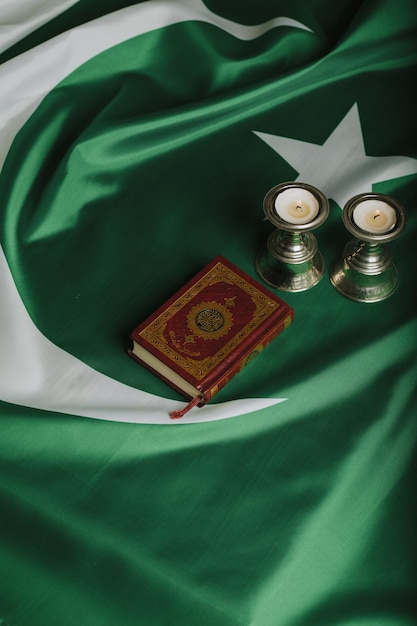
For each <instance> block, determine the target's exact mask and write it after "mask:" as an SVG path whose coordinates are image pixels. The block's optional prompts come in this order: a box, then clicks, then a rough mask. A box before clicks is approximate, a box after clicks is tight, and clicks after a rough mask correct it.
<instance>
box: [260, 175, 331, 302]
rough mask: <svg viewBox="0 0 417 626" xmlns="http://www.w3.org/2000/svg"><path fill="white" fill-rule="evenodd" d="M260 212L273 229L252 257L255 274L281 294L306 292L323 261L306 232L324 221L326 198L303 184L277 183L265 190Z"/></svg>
mask: <svg viewBox="0 0 417 626" xmlns="http://www.w3.org/2000/svg"><path fill="white" fill-rule="evenodd" d="M263 209H264V213H265V215H266V217H267V218H268V220H269V221H270V222H271V224H273V225H274V226H275V227H276V230H275V231H273V232H272V233H271V234H270V235H269V237H268V240H267V242H266V245H264V246H263V247H262V248H261V249H260V250H259V252H258V254H257V256H256V259H255V267H256V271H257V273H258V275H259V276H260V277H261V278H262V279H263V280H264V281H265V282H266V283H268V284H269V285H271V286H272V287H275V288H276V289H279V290H282V291H294V292H296V291H305V290H306V289H310V288H311V287H313V286H314V285H316V284H317V283H318V282H319V280H320V279H321V278H322V276H323V273H324V259H323V256H322V254H321V252H320V251H319V249H318V245H317V240H316V238H315V236H314V235H313V234H312V233H311V232H309V231H311V230H313V229H315V228H318V226H321V225H322V224H323V222H324V221H325V220H326V218H327V216H328V214H329V209H330V207H329V202H328V200H327V198H326V197H325V196H324V195H323V193H322V192H321V191H319V189H317V188H316V187H313V186H312V185H308V184H306V183H299V182H287V183H281V184H280V185H276V186H275V187H272V189H270V190H269V191H268V193H267V194H266V196H265V198H264V202H263Z"/></svg>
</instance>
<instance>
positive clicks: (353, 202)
mask: <svg viewBox="0 0 417 626" xmlns="http://www.w3.org/2000/svg"><path fill="white" fill-rule="evenodd" d="M367 200H380V201H381V202H385V203H386V204H388V205H389V206H391V207H392V208H393V209H394V210H395V213H396V216H397V221H396V223H395V224H394V226H393V227H392V228H391V230H389V231H387V232H385V233H370V232H369V231H366V230H364V229H363V228H360V226H357V225H356V223H355V222H354V220H353V212H354V210H355V209H356V207H357V206H358V205H359V204H360V203H361V202H365V201H367ZM342 220H343V223H344V225H345V227H346V229H347V230H348V231H349V232H350V233H351V234H352V235H353V236H354V237H357V238H358V239H360V240H361V241H366V242H368V243H386V242H388V241H392V240H393V239H396V237H398V236H399V235H400V234H401V233H402V232H403V230H404V228H405V227H406V224H407V215H406V212H405V209H404V207H403V205H402V204H401V203H400V202H398V200H395V198H392V197H391V196H388V195H386V194H383V193H376V192H369V193H359V194H357V195H356V196H353V197H352V198H350V199H349V200H348V201H347V202H346V204H345V206H344V207H343V211H342Z"/></svg>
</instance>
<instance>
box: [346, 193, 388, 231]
mask: <svg viewBox="0 0 417 626" xmlns="http://www.w3.org/2000/svg"><path fill="white" fill-rule="evenodd" d="M352 217H353V221H354V222H355V224H356V226H359V228H362V230H366V231H367V232H368V233H375V234H382V233H387V232H388V231H390V230H391V229H392V228H394V226H395V223H396V221H397V216H396V214H395V210H394V209H393V208H392V206H390V205H389V204H387V203H386V202H383V201H382V200H364V201H363V202H360V203H359V204H358V205H357V206H356V207H355V208H354V210H353V214H352Z"/></svg>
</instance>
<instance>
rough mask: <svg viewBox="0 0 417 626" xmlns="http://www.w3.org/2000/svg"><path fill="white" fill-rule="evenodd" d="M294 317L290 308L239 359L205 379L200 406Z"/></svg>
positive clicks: (247, 346) (249, 345)
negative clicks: (283, 316)
mask: <svg viewBox="0 0 417 626" xmlns="http://www.w3.org/2000/svg"><path fill="white" fill-rule="evenodd" d="M293 318H294V311H293V310H290V311H289V312H288V315H287V316H286V317H285V318H284V319H283V320H282V321H281V322H280V323H278V324H275V325H274V326H272V327H271V328H270V329H269V331H267V332H265V329H263V333H262V334H261V335H260V336H259V335H258V337H254V341H252V342H251V343H250V344H248V345H246V346H245V350H244V351H242V352H241V353H240V355H239V358H238V359H237V360H234V361H233V363H231V364H230V367H229V368H228V369H227V370H226V371H224V372H222V373H221V374H220V375H219V374H218V373H217V375H216V372H215V371H214V372H212V376H210V379H206V380H205V381H204V389H203V388H201V389H199V390H200V391H201V393H202V395H203V396H204V401H202V402H201V403H200V404H199V406H203V404H206V403H207V402H209V401H210V400H211V399H212V398H213V396H215V395H216V394H217V393H218V392H219V391H220V390H221V389H222V388H223V387H224V386H225V385H227V383H228V382H229V381H230V380H231V379H232V378H233V377H234V376H236V374H238V373H239V372H240V371H241V370H242V369H244V368H245V367H246V365H248V364H249V363H250V362H251V361H252V360H253V359H254V358H255V357H256V356H257V355H258V354H259V353H260V352H262V351H263V349H264V348H265V347H266V346H267V345H268V344H269V343H271V341H272V340H273V339H274V338H275V337H277V336H278V335H279V334H280V333H282V332H283V331H284V330H285V329H286V328H288V326H290V324H291V323H292V321H293Z"/></svg>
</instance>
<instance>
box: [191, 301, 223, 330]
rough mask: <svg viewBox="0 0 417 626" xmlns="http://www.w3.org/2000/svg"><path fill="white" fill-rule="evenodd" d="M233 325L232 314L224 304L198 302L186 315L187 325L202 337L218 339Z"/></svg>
mask: <svg viewBox="0 0 417 626" xmlns="http://www.w3.org/2000/svg"><path fill="white" fill-rule="evenodd" d="M232 326H233V316H232V314H231V312H230V311H229V310H228V309H227V307H226V306H224V304H220V303H219V302H215V301H214V302H200V303H199V304H196V305H195V306H193V307H192V308H191V310H190V312H189V313H188V315H187V327H188V328H189V329H190V330H191V332H192V333H193V334H194V335H197V337H201V338H202V339H219V338H220V337H223V336H224V335H226V334H227V333H228V332H229V330H230V329H231V328H232Z"/></svg>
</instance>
